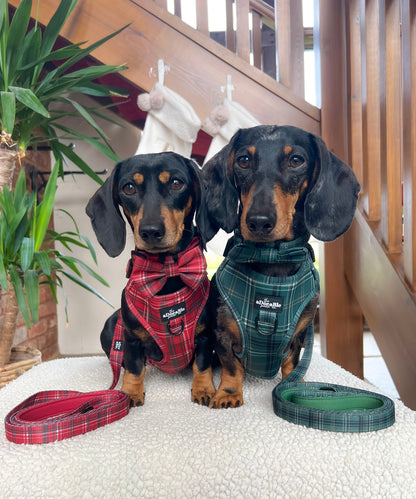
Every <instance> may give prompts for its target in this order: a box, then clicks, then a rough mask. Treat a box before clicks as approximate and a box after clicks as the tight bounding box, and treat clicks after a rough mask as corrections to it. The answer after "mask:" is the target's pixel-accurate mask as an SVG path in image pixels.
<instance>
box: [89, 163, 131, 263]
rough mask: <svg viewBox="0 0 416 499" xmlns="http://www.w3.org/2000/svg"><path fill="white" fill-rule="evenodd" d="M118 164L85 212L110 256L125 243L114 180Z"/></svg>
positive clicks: (123, 222) (118, 251)
mask: <svg viewBox="0 0 416 499" xmlns="http://www.w3.org/2000/svg"><path fill="white" fill-rule="evenodd" d="M119 165H120V163H119V164H118V165H116V167H115V168H114V170H113V171H112V173H111V175H110V176H109V177H108V178H107V180H106V181H105V182H104V184H103V185H102V186H101V187H100V188H99V189H98V190H97V191H96V193H95V194H94V195H93V196H92V198H91V199H90V200H89V201H88V204H87V207H86V210H85V211H86V213H87V215H88V216H89V217H90V218H91V223H92V227H93V229H94V232H95V235H96V236H97V239H98V242H99V243H100V244H101V246H102V247H103V248H104V249H105V251H106V253H107V254H108V255H110V256H112V257H115V256H118V255H119V254H120V253H121V252H122V251H123V249H124V246H125V245H126V223H125V221H124V219H123V217H122V216H121V213H120V209H119V207H118V203H117V201H116V199H115V198H116V182H115V178H116V176H117V173H118V169H119Z"/></svg>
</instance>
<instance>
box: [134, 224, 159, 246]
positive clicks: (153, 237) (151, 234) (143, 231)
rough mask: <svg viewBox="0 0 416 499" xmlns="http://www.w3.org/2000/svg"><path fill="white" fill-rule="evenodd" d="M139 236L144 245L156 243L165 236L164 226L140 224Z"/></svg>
mask: <svg viewBox="0 0 416 499" xmlns="http://www.w3.org/2000/svg"><path fill="white" fill-rule="evenodd" d="M139 235H140V237H141V238H142V239H143V241H144V242H145V243H158V242H160V241H161V240H162V239H163V236H164V235H165V226H164V225H163V224H162V223H152V224H140V227H139Z"/></svg>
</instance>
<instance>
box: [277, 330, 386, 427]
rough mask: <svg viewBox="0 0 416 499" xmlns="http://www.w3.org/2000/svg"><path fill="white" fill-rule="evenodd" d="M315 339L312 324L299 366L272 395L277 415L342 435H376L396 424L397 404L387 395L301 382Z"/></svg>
mask: <svg viewBox="0 0 416 499" xmlns="http://www.w3.org/2000/svg"><path fill="white" fill-rule="evenodd" d="M313 337H314V333H313V324H310V325H309V328H308V331H307V333H306V338H305V349H304V353H303V356H302V358H301V360H300V362H299V364H298V365H297V366H296V368H295V369H294V370H293V371H292V372H291V373H290V374H289V376H287V377H286V378H285V379H284V380H283V381H281V382H280V383H279V384H278V385H277V386H276V387H275V388H274V390H273V392H272V399H273V409H274V412H275V414H276V415H277V416H279V417H281V418H283V419H285V420H286V421H289V422H291V423H295V424H299V425H303V426H307V427H309V428H316V429H318V430H326V431H334V432H342V433H361V432H368V431H377V430H382V429H384V428H388V427H389V426H391V425H392V424H394V422H395V412H394V403H393V401H392V400H391V399H389V398H388V397H385V396H384V395H380V394H378V393H374V392H371V391H367V390H361V389H358V388H352V387H347V386H342V385H336V384H331V383H317V382H305V381H301V379H302V378H303V376H304V375H305V373H306V371H307V369H308V367H309V364H310V361H311V358H312V349H313Z"/></svg>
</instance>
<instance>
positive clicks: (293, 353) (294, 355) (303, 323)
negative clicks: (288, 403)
mask: <svg viewBox="0 0 416 499" xmlns="http://www.w3.org/2000/svg"><path fill="white" fill-rule="evenodd" d="M318 301H319V293H316V295H315V296H314V297H313V298H312V300H311V301H310V302H309V303H308V304H307V305H306V307H305V308H304V310H303V312H302V314H301V316H300V318H299V320H298V323H297V324H296V327H295V330H294V331H293V334H292V338H291V341H290V343H289V353H288V354H287V356H286V358H285V360H284V361H283V362H282V379H284V378H286V376H288V375H289V374H290V373H291V372H292V371H293V369H294V368H295V367H296V366H297V363H298V355H299V351H300V348H301V347H302V346H303V345H301V346H300V347H299V348H298V345H299V341H298V344H297V345H296V337H297V335H298V334H299V333H300V332H301V331H302V330H304V329H306V328H307V327H308V326H309V324H310V323H311V322H312V321H313V320H314V318H315V313H316V307H317V306H318ZM290 345H292V348H291V347H290Z"/></svg>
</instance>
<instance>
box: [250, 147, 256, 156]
mask: <svg viewBox="0 0 416 499" xmlns="http://www.w3.org/2000/svg"><path fill="white" fill-rule="evenodd" d="M248 152H249V153H250V154H251V155H252V156H254V155H255V154H256V146H250V147H249V148H248Z"/></svg>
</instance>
